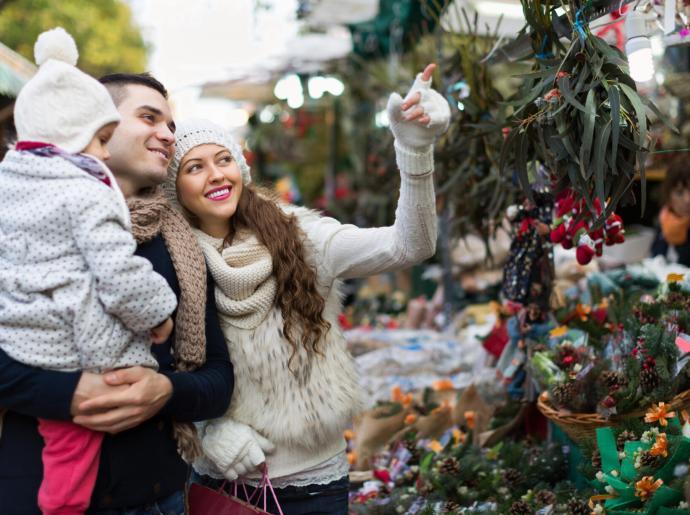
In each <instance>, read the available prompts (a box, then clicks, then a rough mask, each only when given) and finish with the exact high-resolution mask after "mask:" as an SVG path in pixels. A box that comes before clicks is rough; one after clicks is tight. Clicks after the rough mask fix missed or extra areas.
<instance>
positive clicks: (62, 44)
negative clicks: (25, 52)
mask: <svg viewBox="0 0 690 515" xmlns="http://www.w3.org/2000/svg"><path fill="white" fill-rule="evenodd" d="M34 57H35V58H36V64H37V65H39V66H41V65H42V64H43V63H45V62H46V61H47V60H48V59H57V60H58V61H63V62H65V63H67V64H71V65H72V66H76V65H77V60H78V59H79V51H78V50H77V44H76V43H75V42H74V38H72V36H70V35H69V34H68V33H67V31H66V30H65V29H63V28H62V27H56V28H54V29H52V30H48V31H46V32H43V33H42V34H41V35H39V36H38V39H37V40H36V44H35V45H34Z"/></svg>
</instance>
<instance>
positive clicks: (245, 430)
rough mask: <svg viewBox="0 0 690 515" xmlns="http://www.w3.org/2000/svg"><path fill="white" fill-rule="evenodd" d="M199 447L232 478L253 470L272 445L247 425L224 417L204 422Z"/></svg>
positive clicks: (263, 459)
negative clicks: (205, 423) (206, 423)
mask: <svg viewBox="0 0 690 515" xmlns="http://www.w3.org/2000/svg"><path fill="white" fill-rule="evenodd" d="M201 448H202V449H203V451H204V454H205V455H206V457H207V458H208V459H209V460H210V461H211V462H212V463H213V464H214V465H215V466H216V467H217V470H218V471H220V472H221V473H222V475H223V476H224V477H225V478H226V479H228V480H230V481H234V480H235V479H237V478H238V477H239V476H243V475H245V474H247V473H249V472H253V471H254V470H256V469H257V468H258V466H259V465H261V464H262V463H263V462H265V461H266V454H269V453H271V452H273V451H274V449H275V446H274V445H273V444H272V443H271V442H269V441H268V440H267V439H266V438H264V437H263V436H261V435H260V434H259V433H257V432H256V431H255V430H254V429H252V428H251V427H249V426H248V425H246V424H241V423H239V422H235V421H233V420H230V419H227V418H225V419H219V420H214V421H212V422H209V423H208V425H206V428H205V431H204V433H203V434H202V435H201Z"/></svg>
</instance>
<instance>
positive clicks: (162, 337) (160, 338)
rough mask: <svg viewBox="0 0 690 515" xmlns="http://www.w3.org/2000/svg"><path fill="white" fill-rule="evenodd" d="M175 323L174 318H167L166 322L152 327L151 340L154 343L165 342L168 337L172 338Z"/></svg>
mask: <svg viewBox="0 0 690 515" xmlns="http://www.w3.org/2000/svg"><path fill="white" fill-rule="evenodd" d="M173 325H174V324H173V321H172V318H170V317H168V318H166V319H165V322H163V323H162V324H161V325H159V326H158V327H154V328H153V329H151V341H152V342H153V343H165V342H166V341H167V340H168V338H170V334H171V333H172V330H173Z"/></svg>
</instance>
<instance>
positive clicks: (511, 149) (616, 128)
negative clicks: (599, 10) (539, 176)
mask: <svg viewBox="0 0 690 515" xmlns="http://www.w3.org/2000/svg"><path fill="white" fill-rule="evenodd" d="M522 5H523V10H524V12H525V17H526V19H527V23H528V26H529V29H530V34H531V36H532V45H533V49H534V54H535V58H536V59H535V64H534V67H533V70H532V72H530V73H528V74H525V75H523V78H524V84H523V87H522V89H521V91H520V92H519V93H518V95H517V98H516V99H514V100H511V102H510V105H511V106H512V107H513V108H514V112H513V115H512V116H511V118H510V120H509V128H510V132H509V133H508V135H507V138H506V139H505V142H504V144H503V149H502V154H501V167H502V169H503V170H507V171H510V172H511V175H512V173H513V172H515V173H516V174H517V177H518V178H519V181H520V184H521V186H522V187H523V189H524V190H525V192H526V193H527V194H530V188H529V184H530V177H529V174H528V163H529V162H530V161H533V160H538V161H540V162H542V163H543V164H545V165H546V166H547V167H548V169H549V170H550V172H551V173H552V177H553V179H554V182H555V187H556V190H557V191H562V190H565V189H566V188H570V189H571V190H572V191H573V192H574V193H575V195H576V196H578V197H579V198H581V199H582V200H583V201H584V204H585V206H586V207H587V210H586V211H589V215H590V217H591V219H592V220H593V224H592V225H593V226H594V227H598V226H601V225H602V224H603V223H604V222H605V221H606V219H607V218H608V217H609V216H610V215H611V213H613V211H614V209H615V208H616V206H617V205H618V203H619V202H621V201H632V202H634V200H635V199H634V196H633V194H632V191H631V189H630V187H631V185H632V184H633V181H634V180H635V175H636V172H638V173H639V175H640V180H641V187H642V188H641V189H642V191H641V209H642V211H644V208H645V203H646V178H645V160H646V158H647V155H648V153H649V152H650V151H652V147H653V141H652V139H651V137H650V136H649V132H648V129H649V125H650V120H649V118H648V114H647V111H646V109H647V108H648V109H650V110H651V111H652V112H654V113H655V114H656V116H658V117H659V118H660V119H662V120H664V122H665V123H667V122H666V120H665V118H664V117H663V115H662V114H661V113H660V112H659V110H658V109H657V108H656V106H655V105H654V104H653V103H652V102H651V101H649V100H648V99H647V98H645V97H643V96H640V95H639V94H638V92H637V88H636V86H635V82H634V81H633V80H632V79H631V78H630V75H629V73H628V64H627V61H626V60H625V56H624V55H623V54H622V53H621V52H620V51H619V50H618V49H617V48H615V47H612V46H609V45H608V43H606V42H605V41H604V40H602V39H601V38H599V37H597V36H594V35H593V34H592V33H591V32H590V31H589V28H588V26H587V22H586V16H587V14H588V11H589V10H590V9H591V1H588V2H587V3H586V4H585V5H584V6H582V7H578V5H577V4H576V3H575V2H573V1H570V2H567V3H563V4H562V7H563V8H564V9H565V11H566V14H567V17H568V19H569V20H570V24H571V27H572V37H571V40H570V44H569V45H568V46H567V48H566V47H564V46H563V45H562V44H561V43H560V41H559V39H558V36H557V34H556V31H555V27H554V25H553V23H552V20H554V19H556V16H555V9H556V8H557V7H559V6H560V4H555V3H552V2H550V1H547V2H542V1H541V0H523V2H522ZM667 125H668V123H667ZM669 127H670V125H669ZM595 199H598V200H597V202H595Z"/></svg>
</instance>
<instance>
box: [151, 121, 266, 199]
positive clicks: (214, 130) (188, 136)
mask: <svg viewBox="0 0 690 515" xmlns="http://www.w3.org/2000/svg"><path fill="white" fill-rule="evenodd" d="M208 144H214V145H220V146H221V147H225V148H227V149H228V150H229V151H230V153H231V154H232V157H233V159H234V160H235V162H236V163H237V165H238V166H239V167H240V172H241V173H242V184H244V185H245V186H246V185H247V184H249V183H250V182H252V176H251V173H250V169H249V165H248V164H247V161H246V159H245V158H244V154H242V148H240V146H239V145H238V144H237V142H236V141H235V138H233V137H232V135H231V134H230V132H229V131H227V130H225V129H223V128H222V127H221V126H219V125H216V124H215V123H213V122H212V121H210V120H205V119H202V118H192V119H189V120H184V121H183V122H181V123H179V124H178V125H177V129H176V130H175V155H174V156H173V158H172V160H171V161H170V165H169V166H168V178H167V180H166V181H165V183H163V192H164V193H165V196H166V197H167V199H168V201H169V202H170V203H171V204H172V206H173V207H175V208H177V209H179V202H178V200H177V191H176V182H177V173H178V172H179V171H180V163H181V162H182V159H183V158H184V156H186V155H187V152H189V151H190V150H192V149H193V148H196V147H198V146H199V145H208Z"/></svg>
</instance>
